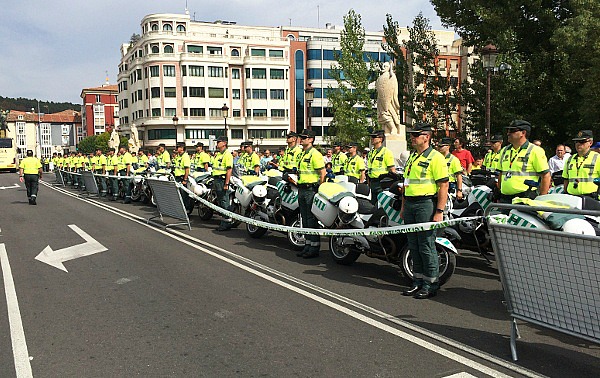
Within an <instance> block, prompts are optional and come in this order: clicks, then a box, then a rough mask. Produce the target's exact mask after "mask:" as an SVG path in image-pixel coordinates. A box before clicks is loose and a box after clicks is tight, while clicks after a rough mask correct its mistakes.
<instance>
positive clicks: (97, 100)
mask: <svg viewBox="0 0 600 378" xmlns="http://www.w3.org/2000/svg"><path fill="white" fill-rule="evenodd" d="M96 102H97V103H98V102H102V99H101V98H100V95H96Z"/></svg>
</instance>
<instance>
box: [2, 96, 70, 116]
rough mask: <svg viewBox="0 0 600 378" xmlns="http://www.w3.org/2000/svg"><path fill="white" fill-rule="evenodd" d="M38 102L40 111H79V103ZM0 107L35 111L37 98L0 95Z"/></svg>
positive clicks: (36, 109)
mask: <svg viewBox="0 0 600 378" xmlns="http://www.w3.org/2000/svg"><path fill="white" fill-rule="evenodd" d="M39 104H40V112H42V113H58V112H62V111H63V110H76V111H78V112H79V111H81V105H78V104H73V103H70V102H54V101H40V103H39ZM0 109H8V110H18V111H21V112H29V111H31V109H33V111H34V112H37V111H38V100H37V99H29V98H23V97H19V98H11V97H2V96H0Z"/></svg>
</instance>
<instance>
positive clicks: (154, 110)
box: [152, 108, 160, 117]
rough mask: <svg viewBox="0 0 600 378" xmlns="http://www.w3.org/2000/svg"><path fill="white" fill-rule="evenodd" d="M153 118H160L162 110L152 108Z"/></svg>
mask: <svg viewBox="0 0 600 378" xmlns="http://www.w3.org/2000/svg"><path fill="white" fill-rule="evenodd" d="M152 117H160V108H152Z"/></svg>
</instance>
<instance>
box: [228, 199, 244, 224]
mask: <svg viewBox="0 0 600 378" xmlns="http://www.w3.org/2000/svg"><path fill="white" fill-rule="evenodd" d="M231 211H232V212H234V213H236V214H238V215H241V216H244V215H245V214H243V210H242V205H241V204H240V203H239V202H238V201H234V200H232V201H231ZM240 223H242V222H241V221H239V220H237V219H232V222H231V227H233V228H235V227H237V226H239V225H240Z"/></svg>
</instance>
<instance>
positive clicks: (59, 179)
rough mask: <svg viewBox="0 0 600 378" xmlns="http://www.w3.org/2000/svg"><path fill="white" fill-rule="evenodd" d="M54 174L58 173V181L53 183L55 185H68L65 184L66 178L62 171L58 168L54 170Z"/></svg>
mask: <svg viewBox="0 0 600 378" xmlns="http://www.w3.org/2000/svg"><path fill="white" fill-rule="evenodd" d="M54 174H55V175H56V181H55V182H54V184H52V185H55V186H66V185H65V179H64V177H63V174H62V171H61V170H60V169H58V168H57V169H55V170H54Z"/></svg>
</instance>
